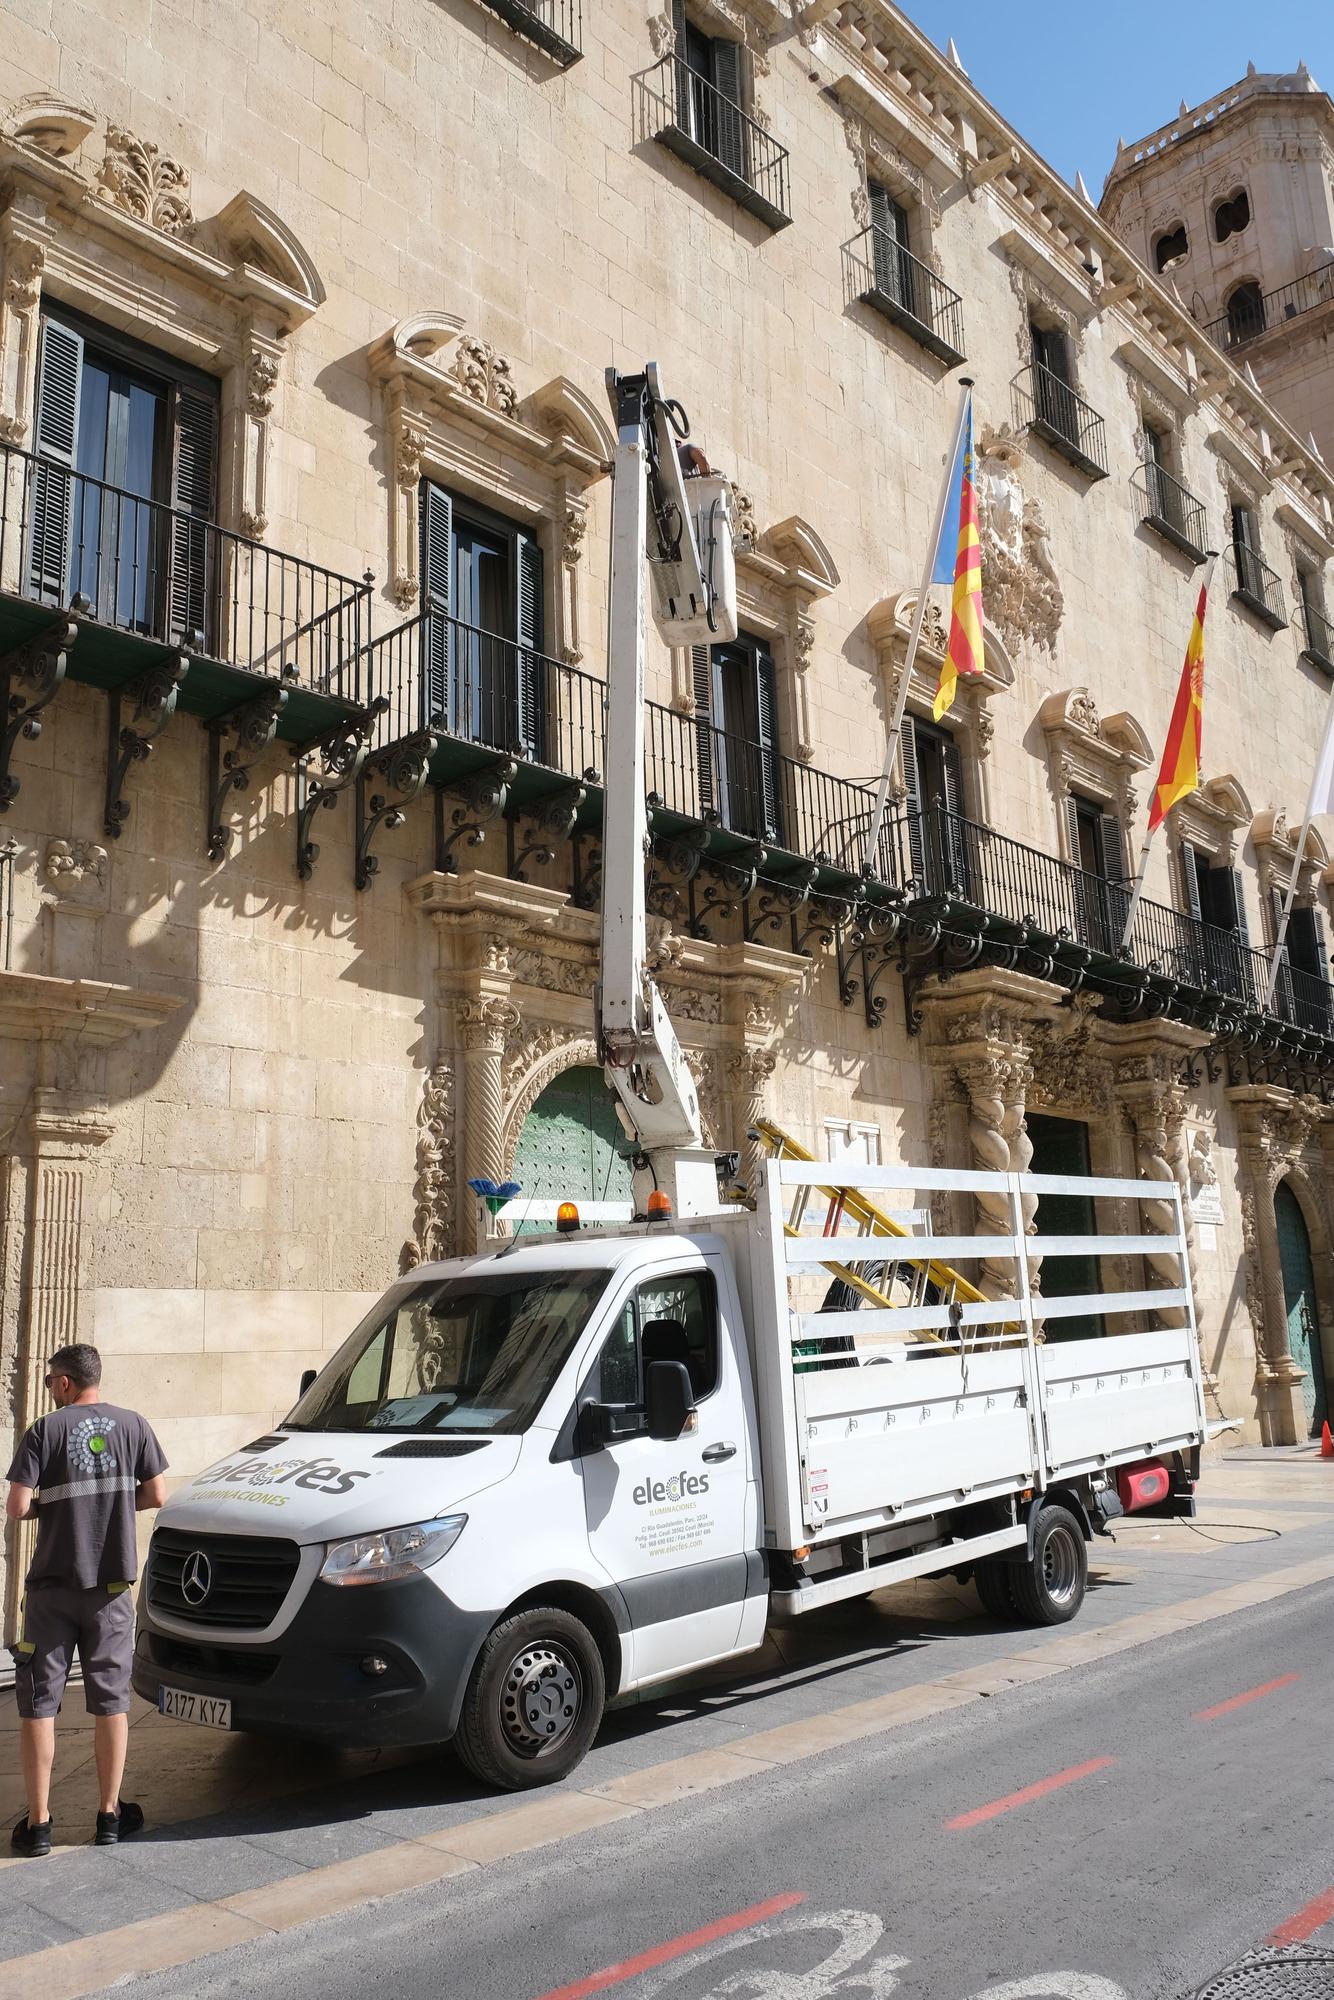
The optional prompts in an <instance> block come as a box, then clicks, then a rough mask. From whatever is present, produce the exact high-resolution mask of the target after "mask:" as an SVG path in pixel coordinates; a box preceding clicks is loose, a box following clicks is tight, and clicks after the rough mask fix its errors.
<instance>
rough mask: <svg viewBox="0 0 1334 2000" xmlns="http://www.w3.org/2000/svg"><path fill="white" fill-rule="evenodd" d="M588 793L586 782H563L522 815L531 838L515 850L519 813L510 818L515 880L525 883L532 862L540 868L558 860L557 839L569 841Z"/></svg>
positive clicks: (510, 866)
mask: <svg viewBox="0 0 1334 2000" xmlns="http://www.w3.org/2000/svg"><path fill="white" fill-rule="evenodd" d="M587 797H588V792H587V790H586V788H585V787H584V786H583V785H577V784H576V785H562V786H561V789H560V790H559V791H558V792H551V793H549V794H548V796H547V797H546V798H544V799H539V800H538V802H537V804H536V805H535V806H534V807H533V808H531V809H530V811H528V812H527V813H526V814H523V815H522V817H524V818H526V819H527V820H528V822H529V826H528V834H529V838H528V840H527V842H526V843H525V844H524V846H523V847H520V848H518V849H517V851H516V846H515V828H516V826H517V825H518V819H519V817H520V816H519V815H511V816H510V817H509V818H508V819H507V825H508V828H509V835H508V838H509V876H510V880H511V881H512V882H526V881H527V880H528V876H527V874H526V873H525V870H526V868H527V866H528V863H529V862H530V861H531V862H533V863H535V864H536V866H537V867H539V868H545V867H547V866H549V865H550V863H551V862H553V861H554V860H555V859H556V849H555V846H554V844H553V843H554V842H556V841H563V840H568V839H569V838H570V836H571V834H572V833H573V832H574V825H575V821H576V820H577V819H578V817H579V809H580V807H581V806H582V805H583V803H584V800H585V799H586V798H587Z"/></svg>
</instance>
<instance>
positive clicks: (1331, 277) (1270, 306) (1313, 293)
mask: <svg viewBox="0 0 1334 2000" xmlns="http://www.w3.org/2000/svg"><path fill="white" fill-rule="evenodd" d="M1331 300H1334V261H1331V262H1327V263H1324V264H1319V265H1317V267H1316V268H1315V270H1314V271H1308V272H1307V273H1306V274H1305V276H1304V277H1300V278H1294V279H1293V281H1292V283H1291V284H1289V285H1280V286H1279V287H1278V288H1277V289H1276V290H1275V291H1272V292H1264V293H1259V294H1245V293H1243V294H1241V295H1240V296H1238V297H1237V298H1235V299H1234V300H1233V302H1232V305H1231V307H1230V308H1229V310H1228V311H1227V312H1225V313H1224V314H1223V316H1222V317H1221V319H1215V320H1210V322H1209V323H1208V325H1207V326H1206V327H1205V329H1204V331H1205V333H1206V334H1207V335H1208V336H1209V339H1210V340H1212V342H1213V343H1214V346H1215V347H1221V348H1222V350H1223V352H1224V354H1232V353H1234V352H1235V351H1236V349H1237V348H1239V347H1246V346H1248V345H1249V343H1250V342H1251V341H1253V340H1258V339H1259V338H1260V336H1261V334H1263V333H1269V332H1272V330H1273V329H1274V328H1275V327H1279V326H1286V325H1287V324H1288V322H1289V321H1290V320H1294V319H1300V318H1301V317H1302V315H1303V313H1308V312H1315V311H1316V309H1317V308H1318V307H1320V306H1324V305H1328V304H1329V303H1330V302H1331Z"/></svg>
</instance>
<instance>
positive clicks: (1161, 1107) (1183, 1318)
mask: <svg viewBox="0 0 1334 2000" xmlns="http://www.w3.org/2000/svg"><path fill="white" fill-rule="evenodd" d="M1115 1089H1116V1097H1117V1102H1118V1103H1119V1104H1120V1106H1121V1108H1122V1111H1123V1112H1124V1113H1125V1117H1126V1120H1127V1123H1128V1124H1129V1126H1130V1131H1131V1135H1132V1137H1133V1140H1134V1145H1135V1166H1136V1171H1137V1172H1138V1175H1139V1178H1140V1179H1141V1180H1142V1181H1147V1182H1149V1183H1150V1184H1151V1185H1152V1183H1154V1182H1158V1183H1160V1184H1163V1185H1165V1186H1167V1187H1170V1186H1171V1185H1172V1184H1173V1183H1174V1182H1175V1183H1176V1184H1177V1185H1178V1186H1181V1187H1182V1193H1183V1194H1184V1193H1185V1187H1184V1186H1183V1185H1182V1183H1183V1181H1184V1178H1185V1158H1184V1145H1183V1141H1182V1132H1183V1119H1184V1111H1185V1107H1184V1104H1183V1102H1182V1092H1181V1090H1180V1089H1179V1088H1178V1087H1177V1086H1176V1085H1174V1084H1168V1083H1165V1082H1163V1081H1162V1080H1161V1079H1151V1080H1148V1081H1139V1082H1135V1083H1131V1084H1123V1083H1121V1082H1120V1081H1119V1080H1118V1082H1117V1084H1116V1086H1115ZM1174 1159H1175V1162H1176V1164H1175V1165H1174V1164H1173V1161H1174ZM1139 1206H1140V1218H1141V1221H1142V1223H1143V1233H1144V1234H1145V1235H1146V1236H1172V1235H1175V1233H1176V1208H1175V1206H1174V1204H1173V1203H1172V1202H1171V1201H1165V1200H1163V1199H1162V1198H1161V1197H1158V1198H1155V1197H1154V1196H1153V1194H1152V1193H1147V1194H1145V1195H1144V1196H1143V1197H1142V1199H1141V1201H1140V1205H1139ZM1188 1254H1189V1253H1188ZM1144 1261H1145V1264H1146V1265H1147V1266H1148V1270H1149V1275H1150V1276H1151V1278H1152V1279H1153V1280H1154V1282H1155V1283H1156V1284H1158V1285H1161V1286H1163V1287H1171V1288H1172V1289H1174V1290H1175V1289H1176V1288H1177V1287H1179V1286H1180V1284H1181V1275H1182V1274H1181V1266H1180V1264H1179V1262H1178V1260H1177V1255H1176V1252H1175V1251H1174V1250H1171V1249H1169V1248H1167V1247H1166V1246H1164V1248H1163V1249H1162V1250H1149V1251H1147V1252H1146V1253H1145V1258H1144ZM1155 1318H1156V1319H1157V1322H1158V1324H1159V1326H1185V1325H1186V1324H1187V1321H1188V1315H1187V1313H1186V1309H1185V1307H1184V1306H1164V1307H1163V1308H1162V1310H1161V1311H1159V1312H1156V1313H1155Z"/></svg>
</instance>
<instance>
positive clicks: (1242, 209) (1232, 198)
mask: <svg viewBox="0 0 1334 2000" xmlns="http://www.w3.org/2000/svg"><path fill="white" fill-rule="evenodd" d="M1250 221H1251V198H1250V196H1249V195H1248V194H1247V192H1246V190H1245V188H1238V189H1237V191H1236V193H1235V194H1232V195H1229V197H1228V199H1227V200H1226V201H1220V202H1219V204H1218V206H1217V208H1216V209H1215V210H1214V235H1215V237H1216V238H1217V239H1218V241H1219V242H1220V243H1226V242H1227V240H1228V238H1229V236H1239V235H1240V234H1241V232H1242V230H1243V229H1248V228H1249V227H1250ZM1158 268H1159V270H1160V271H1161V269H1162V268H1163V267H1162V265H1161V264H1160V265H1159V266H1158Z"/></svg>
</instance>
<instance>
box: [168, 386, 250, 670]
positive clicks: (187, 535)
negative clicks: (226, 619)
mask: <svg viewBox="0 0 1334 2000" xmlns="http://www.w3.org/2000/svg"><path fill="white" fill-rule="evenodd" d="M217 464H218V406H217V402H216V400H215V398H214V397H212V396H205V395H201V394H200V393H199V391H198V390H197V389H186V388H184V387H182V386H180V385H179V384H178V385H177V386H176V388H175V389H174V390H173V392H172V450H171V504H172V509H173V513H172V520H171V572H170V579H169V581H170V589H171V609H170V614H169V617H168V620H167V630H168V633H169V635H170V637H171V638H172V639H174V640H177V641H181V640H186V639H187V638H188V636H189V634H191V633H200V634H202V639H203V645H204V649H205V651H213V650H215V649H216V648H217V644H218V635H217V631H216V626H217V617H216V605H215V583H216V572H217V562H216V543H215V540H214V537H213V536H212V534H211V533H210V528H211V526H212V523H213V505H214V494H215V491H216V485H217ZM195 643H196V644H197V643H199V642H198V641H196V642H195ZM243 664H246V665H248V664H249V662H244V663H243Z"/></svg>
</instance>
